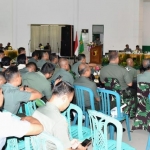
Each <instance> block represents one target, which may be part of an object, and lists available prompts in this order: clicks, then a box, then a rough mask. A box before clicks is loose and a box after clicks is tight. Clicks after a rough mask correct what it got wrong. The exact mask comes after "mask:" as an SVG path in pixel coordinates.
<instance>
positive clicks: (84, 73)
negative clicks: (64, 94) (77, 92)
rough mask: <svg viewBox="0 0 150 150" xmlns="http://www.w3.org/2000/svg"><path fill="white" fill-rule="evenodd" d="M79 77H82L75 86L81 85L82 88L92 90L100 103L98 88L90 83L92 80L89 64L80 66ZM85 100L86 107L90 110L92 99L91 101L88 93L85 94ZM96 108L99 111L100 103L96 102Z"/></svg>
mask: <svg viewBox="0 0 150 150" xmlns="http://www.w3.org/2000/svg"><path fill="white" fill-rule="evenodd" d="M79 75H80V77H79V78H77V79H76V80H75V82H74V85H80V86H84V87H87V88H90V89H91V90H92V91H93V93H94V97H95V100H96V101H99V100H100V99H99V96H98V93H97V86H96V84H95V83H94V82H92V81H90V79H89V77H90V75H91V69H90V67H89V66H88V65H87V64H80V65H79ZM84 99H85V106H86V107H87V108H89V107H90V99H89V95H88V94H87V93H85V95H84ZM95 108H96V110H99V107H98V102H95Z"/></svg>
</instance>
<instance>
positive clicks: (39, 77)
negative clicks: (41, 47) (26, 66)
mask: <svg viewBox="0 0 150 150" xmlns="http://www.w3.org/2000/svg"><path fill="white" fill-rule="evenodd" d="M54 70H55V68H54V66H53V65H52V64H51V63H45V64H44V65H43V67H42V69H41V71H39V72H28V73H26V74H25V75H24V77H23V79H22V84H23V85H28V86H29V87H31V88H34V89H36V90H37V91H39V92H40V93H42V94H43V96H45V97H46V99H47V100H49V99H50V98H51V93H52V92H51V84H50V83H49V81H48V80H47V79H49V78H50V77H51V76H52V74H53V72H54Z"/></svg>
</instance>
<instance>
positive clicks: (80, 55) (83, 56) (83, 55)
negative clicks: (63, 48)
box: [78, 54, 86, 61]
mask: <svg viewBox="0 0 150 150" xmlns="http://www.w3.org/2000/svg"><path fill="white" fill-rule="evenodd" d="M85 57H86V56H85V54H79V55H78V61H80V60H82V59H84V58H85Z"/></svg>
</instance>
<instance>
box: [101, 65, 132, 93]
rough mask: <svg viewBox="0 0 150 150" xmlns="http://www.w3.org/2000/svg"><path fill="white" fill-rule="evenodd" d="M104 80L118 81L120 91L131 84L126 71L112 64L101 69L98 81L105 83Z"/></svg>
mask: <svg viewBox="0 0 150 150" xmlns="http://www.w3.org/2000/svg"><path fill="white" fill-rule="evenodd" d="M105 78H116V79H118V81H119V83H120V85H121V89H122V90H125V89H126V88H127V87H128V85H127V84H129V83H131V82H132V80H131V78H130V75H129V73H128V71H127V70H126V69H125V68H123V67H121V66H119V65H118V64H113V63H110V64H109V65H107V66H105V67H103V68H102V69H101V73H100V80H101V82H102V83H104V82H105V81H104V80H105Z"/></svg>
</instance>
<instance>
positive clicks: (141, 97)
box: [132, 82, 150, 132]
mask: <svg viewBox="0 0 150 150" xmlns="http://www.w3.org/2000/svg"><path fill="white" fill-rule="evenodd" d="M149 93H150V83H146V82H139V83H138V84H137V99H138V105H137V112H136V117H135V121H134V125H133V127H132V129H133V130H136V129H143V130H148V132H150V101H149V98H148V95H149Z"/></svg>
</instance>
